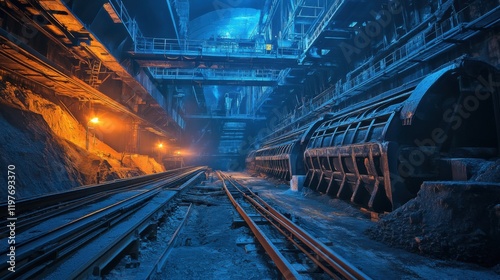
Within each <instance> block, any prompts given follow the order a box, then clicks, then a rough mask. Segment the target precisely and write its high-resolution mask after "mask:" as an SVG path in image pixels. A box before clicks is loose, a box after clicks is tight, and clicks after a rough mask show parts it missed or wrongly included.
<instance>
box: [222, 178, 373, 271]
mask: <svg viewBox="0 0 500 280" xmlns="http://www.w3.org/2000/svg"><path fill="white" fill-rule="evenodd" d="M226 180H227V181H228V182H229V183H231V184H232V185H233V186H234V187H235V188H236V189H237V190H238V191H239V192H240V193H242V195H243V196H244V197H245V199H247V201H249V202H250V203H251V204H252V206H253V207H254V208H255V209H256V210H257V211H258V212H259V213H260V214H261V215H262V216H264V218H265V219H266V220H268V221H269V222H270V223H271V224H272V225H273V226H274V227H275V228H276V229H277V230H278V231H280V232H281V233H282V234H283V235H284V236H286V238H287V239H288V240H289V241H290V242H292V243H293V244H294V245H295V246H296V247H297V248H298V249H300V250H301V251H302V252H303V253H304V254H305V255H307V256H308V257H309V258H310V259H311V260H312V261H313V262H314V263H315V264H316V265H318V266H319V267H321V268H322V269H323V270H324V271H325V272H326V273H327V274H328V275H330V276H331V277H332V278H334V279H341V278H340V277H339V275H338V274H340V276H342V277H344V278H346V279H370V277H369V276H367V275H366V274H364V273H363V272H361V271H360V270H359V269H357V268H356V267H354V266H353V265H352V264H350V263H349V262H348V261H346V260H345V259H344V258H342V257H341V256H339V255H338V254H336V253H335V252H333V251H332V250H331V249H330V248H328V247H327V246H326V245H324V244H323V243H321V242H320V241H318V240H317V239H315V238H314V237H312V236H311V235H310V234H308V233H307V232H306V231H304V230H303V229H302V228H300V227H299V226H298V225H296V224H294V223H293V222H291V221H290V220H289V219H287V218H286V217H285V216H283V215H282V214H281V213H279V212H278V211H276V210H275V209H273V208H272V207H271V206H270V205H269V204H268V203H266V202H265V201H264V200H263V199H262V198H260V197H259V196H257V195H256V194H255V193H254V192H252V191H251V190H250V189H249V188H247V187H245V186H243V185H242V184H241V183H239V182H238V181H237V180H235V179H233V178H228V177H227V176H226ZM236 184H238V185H240V186H241V187H243V188H245V191H242V190H241V189H240V188H239V187H238V186H237V185H236ZM246 192H248V194H247V193H246Z"/></svg>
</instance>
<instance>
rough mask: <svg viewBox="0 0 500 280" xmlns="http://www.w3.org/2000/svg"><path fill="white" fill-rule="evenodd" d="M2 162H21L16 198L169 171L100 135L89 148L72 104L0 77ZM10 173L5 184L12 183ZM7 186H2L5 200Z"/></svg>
mask: <svg viewBox="0 0 500 280" xmlns="http://www.w3.org/2000/svg"><path fill="white" fill-rule="evenodd" d="M0 128H1V129H0V143H1V146H0V168H3V171H2V170H0V172H4V171H5V174H6V172H7V166H8V165H15V166H16V171H17V172H16V173H17V177H16V185H17V189H16V190H17V193H16V198H23V197H29V196H35V195H40V194H44V193H48V192H54V191H61V190H66V189H70V188H72V187H76V186H81V185H88V184H94V183H97V181H100V182H102V181H107V180H113V179H118V178H126V177H131V176H138V175H144V174H149V173H156V172H162V171H164V168H163V166H161V165H160V164H158V163H157V162H156V161H155V160H154V159H152V158H150V157H148V156H145V155H128V158H129V159H128V160H127V158H126V157H127V156H126V155H125V154H123V153H120V152H117V151H115V150H113V149H112V148H110V147H109V146H108V145H106V143H103V142H102V141H100V140H98V139H97V141H96V144H95V145H93V149H92V150H91V152H88V151H87V150H86V149H85V128H84V126H82V125H81V124H80V123H79V122H78V121H77V120H76V119H75V118H74V117H73V116H72V115H71V114H70V113H69V112H68V111H67V110H65V109H63V107H61V106H60V105H58V104H55V103H53V102H51V101H49V100H48V99H46V98H44V96H42V95H40V94H37V93H35V92H33V91H31V90H29V89H26V88H22V87H19V86H17V85H13V84H12V83H10V82H8V81H6V80H5V79H3V78H2V77H0ZM6 179H7V178H6V176H4V175H2V176H0V184H2V185H4V186H6V185H7V182H6ZM6 191H7V189H6V188H0V202H2V201H5V200H6V199H7V197H6Z"/></svg>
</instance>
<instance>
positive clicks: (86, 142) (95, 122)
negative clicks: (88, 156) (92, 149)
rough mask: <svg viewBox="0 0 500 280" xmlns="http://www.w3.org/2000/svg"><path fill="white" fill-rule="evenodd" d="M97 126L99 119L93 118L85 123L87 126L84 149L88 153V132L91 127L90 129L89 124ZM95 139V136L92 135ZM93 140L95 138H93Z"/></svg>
mask: <svg viewBox="0 0 500 280" xmlns="http://www.w3.org/2000/svg"><path fill="white" fill-rule="evenodd" d="M91 123H93V124H98V123H99V118H98V117H93V118H91V119H90V120H89V121H88V122H87V126H86V127H85V149H86V150H87V151H88V150H89V130H90V129H91V128H93V127H90V126H89V124H91ZM94 137H95V134H94ZM94 139H95V138H94Z"/></svg>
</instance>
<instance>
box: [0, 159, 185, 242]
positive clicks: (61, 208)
mask: <svg viewBox="0 0 500 280" xmlns="http://www.w3.org/2000/svg"><path fill="white" fill-rule="evenodd" d="M185 170H190V167H188V168H185V169H176V170H172V171H169V172H164V173H160V174H161V177H158V176H156V174H154V175H152V176H151V175H146V176H140V177H136V178H132V179H122V180H117V181H114V182H111V183H110V184H108V183H105V184H102V185H95V186H93V187H91V188H92V190H91V191H90V192H87V195H85V196H84V193H82V192H80V191H78V190H77V191H74V190H69V191H66V192H60V193H55V194H49V195H48V196H49V197H50V200H49V199H47V198H46V196H44V199H42V200H41V199H40V198H34V199H26V200H23V201H22V202H23V205H25V206H26V205H27V206H33V207H34V208H36V207H37V206H38V207H39V206H40V205H48V206H45V207H44V208H42V209H40V208H38V209H37V210H35V211H33V212H27V209H26V207H24V212H25V213H24V214H21V215H19V214H18V213H16V214H17V222H16V233H17V234H19V233H21V232H23V231H25V230H26V229H29V228H31V227H33V226H35V225H37V224H39V223H41V222H43V221H45V220H47V219H49V218H51V217H55V216H57V215H61V214H64V213H67V212H69V211H71V210H74V209H76V208H78V207H81V206H84V205H86V204H88V203H89V202H95V201H99V200H102V199H105V198H107V197H109V196H111V195H113V194H116V193H118V192H122V191H125V190H132V189H135V188H140V187H141V186H143V185H145V184H154V183H155V182H160V181H162V180H166V179H168V178H169V177H171V176H174V175H175V174H181V173H182V172H183V171H185ZM138 180H141V181H140V182H139V181H138ZM129 181H130V182H132V183H131V184H130V185H123V183H124V182H129ZM115 183H116V184H117V185H116V187H115V188H112V186H113V185H114V184H115ZM100 186H102V190H101V191H100V189H101V188H100ZM80 188H81V187H80ZM68 193H70V195H68ZM59 195H61V196H62V197H60V196H59ZM76 195H80V196H78V198H76V199H75V197H76ZM16 210H18V207H17V205H16ZM16 212H18V211H16ZM8 235H9V229H8V228H2V229H0V239H1V238H5V237H7V236H8Z"/></svg>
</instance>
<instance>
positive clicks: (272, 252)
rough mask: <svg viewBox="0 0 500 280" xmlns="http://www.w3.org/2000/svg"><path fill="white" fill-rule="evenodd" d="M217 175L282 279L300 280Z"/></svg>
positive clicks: (222, 179) (297, 274)
mask: <svg viewBox="0 0 500 280" xmlns="http://www.w3.org/2000/svg"><path fill="white" fill-rule="evenodd" d="M217 175H218V176H219V179H220V180H221V181H222V184H223V186H224V191H225V192H226V194H227V196H228V197H229V200H230V201H231V203H232V204H233V206H234V207H235V208H236V210H237V211H238V213H239V214H240V215H241V217H242V218H243V220H245V222H246V223H247V225H248V226H249V227H250V230H252V232H253V234H254V235H255V237H256V238H257V240H258V241H259V243H260V244H261V245H262V247H263V248H264V250H265V251H266V253H267V254H268V255H269V257H271V259H272V260H273V262H274V263H275V264H276V266H277V267H278V269H279V271H280V272H281V274H282V275H283V277H284V278H285V279H302V277H301V276H300V275H299V273H298V272H297V271H296V270H295V268H293V267H292V265H291V264H290V262H289V261H288V260H287V259H286V258H285V257H284V256H283V255H282V254H281V252H280V251H279V250H278V248H276V246H275V245H274V244H273V243H272V242H271V240H270V239H269V238H268V237H267V236H266V235H265V234H264V233H263V232H262V231H261V230H260V228H259V227H258V226H257V224H256V223H255V222H254V221H253V220H252V218H250V216H249V215H248V214H247V213H246V212H245V210H244V209H243V208H242V207H241V205H240V204H239V203H238V202H237V201H236V199H234V197H233V195H232V194H231V192H230V191H229V189H228V187H227V185H226V182H225V180H224V176H223V175H222V174H221V173H220V172H217Z"/></svg>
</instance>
